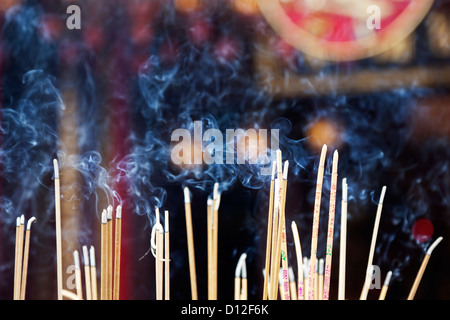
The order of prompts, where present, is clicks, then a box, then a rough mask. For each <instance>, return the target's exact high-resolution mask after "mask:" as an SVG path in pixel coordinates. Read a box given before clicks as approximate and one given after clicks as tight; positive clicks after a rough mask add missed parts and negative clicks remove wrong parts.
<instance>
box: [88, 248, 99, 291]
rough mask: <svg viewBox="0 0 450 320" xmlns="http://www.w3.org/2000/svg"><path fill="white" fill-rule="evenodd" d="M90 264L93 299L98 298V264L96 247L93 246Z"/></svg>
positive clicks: (90, 252)
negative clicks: (96, 261) (96, 262)
mask: <svg viewBox="0 0 450 320" xmlns="http://www.w3.org/2000/svg"><path fill="white" fill-rule="evenodd" d="M89 258H90V259H89V264H90V269H91V283H92V284H91V290H92V300H97V299H98V293H97V266H96V264H95V248H94V246H91V247H90V248H89Z"/></svg>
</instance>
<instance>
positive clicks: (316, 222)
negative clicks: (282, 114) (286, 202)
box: [308, 144, 327, 300]
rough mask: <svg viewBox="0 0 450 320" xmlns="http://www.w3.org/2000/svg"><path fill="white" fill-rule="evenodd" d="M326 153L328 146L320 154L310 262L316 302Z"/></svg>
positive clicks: (311, 289) (310, 282) (310, 289)
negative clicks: (316, 271)
mask: <svg viewBox="0 0 450 320" xmlns="http://www.w3.org/2000/svg"><path fill="white" fill-rule="evenodd" d="M326 153H327V145H326V144H324V145H323V147H322V152H321V154H320V160H319V168H318V171H317V183H316V193H315V199H314V216H313V226H312V234H311V258H310V261H309V276H308V300H314V292H315V288H314V286H315V283H314V282H315V279H314V272H315V269H316V259H317V258H316V256H317V241H318V238H319V219H320V202H321V199H322V183H323V173H324V169H325V157H326Z"/></svg>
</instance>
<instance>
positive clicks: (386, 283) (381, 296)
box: [378, 271, 392, 300]
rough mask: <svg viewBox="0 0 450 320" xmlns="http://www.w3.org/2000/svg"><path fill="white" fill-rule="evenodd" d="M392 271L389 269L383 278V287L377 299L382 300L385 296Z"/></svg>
mask: <svg viewBox="0 0 450 320" xmlns="http://www.w3.org/2000/svg"><path fill="white" fill-rule="evenodd" d="M391 277H392V271H389V272H388V273H387V275H386V279H384V283H383V287H382V288H381V292H380V296H379V297H378V300H384V299H385V298H386V293H387V290H388V288H389V283H390V282H391Z"/></svg>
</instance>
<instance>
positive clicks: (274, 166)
mask: <svg viewBox="0 0 450 320" xmlns="http://www.w3.org/2000/svg"><path fill="white" fill-rule="evenodd" d="M275 172H277V162H276V161H272V177H271V179H272V180H274V179H275Z"/></svg>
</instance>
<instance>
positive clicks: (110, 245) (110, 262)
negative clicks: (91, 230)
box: [106, 205, 113, 300]
mask: <svg viewBox="0 0 450 320" xmlns="http://www.w3.org/2000/svg"><path fill="white" fill-rule="evenodd" d="M112 217H113V206H112V205H109V206H108V208H107V210H106V219H107V220H106V221H107V223H106V224H107V228H108V241H107V246H108V248H107V252H108V253H107V254H108V270H107V272H108V276H107V288H108V289H107V290H108V294H107V299H108V300H112V290H113V289H112V286H113V223H112Z"/></svg>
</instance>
